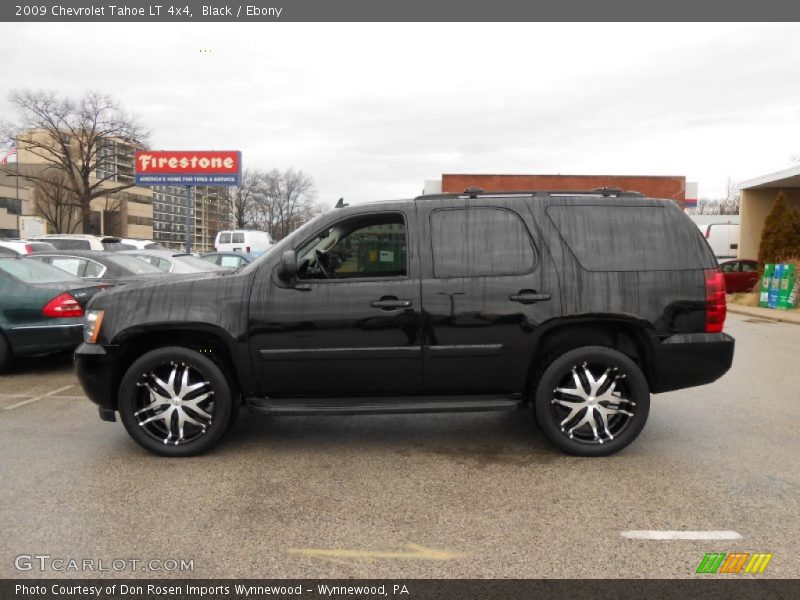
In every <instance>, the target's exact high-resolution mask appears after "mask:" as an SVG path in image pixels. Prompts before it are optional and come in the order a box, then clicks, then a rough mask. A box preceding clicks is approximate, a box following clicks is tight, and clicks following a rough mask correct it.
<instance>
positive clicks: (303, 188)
mask: <svg viewBox="0 0 800 600" xmlns="http://www.w3.org/2000/svg"><path fill="white" fill-rule="evenodd" d="M266 189H267V196H268V197H269V199H270V201H271V202H272V207H273V209H272V212H273V216H274V222H273V224H272V228H273V231H271V232H270V233H272V235H273V237H275V238H278V239H280V238H283V237H286V236H287V235H288V234H289V233H290V232H291V231H292V230H294V229H296V228H297V227H299V226H300V225H301V224H302V223H304V222H305V221H307V220H308V219H310V218H311V217H313V216H314V215H315V214H317V213H318V212H319V207H318V206H317V205H316V203H315V202H314V198H315V194H316V190H315V189H314V180H313V179H312V178H311V176H309V175H307V174H306V173H304V172H303V171H295V170H294V169H288V170H287V171H283V172H281V171H278V170H277V169H273V170H272V171H270V172H269V173H268V174H267V178H266Z"/></svg>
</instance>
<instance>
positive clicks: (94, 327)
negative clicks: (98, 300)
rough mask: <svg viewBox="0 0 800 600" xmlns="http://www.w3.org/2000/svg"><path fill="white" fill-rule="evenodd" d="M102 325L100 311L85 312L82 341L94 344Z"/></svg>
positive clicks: (101, 313)
mask: <svg viewBox="0 0 800 600" xmlns="http://www.w3.org/2000/svg"><path fill="white" fill-rule="evenodd" d="M102 324H103V311H102V310H87V311H86V319H85V320H84V321H83V341H84V342H86V343H87V344H96V343H97V336H98V335H100V326H101V325H102Z"/></svg>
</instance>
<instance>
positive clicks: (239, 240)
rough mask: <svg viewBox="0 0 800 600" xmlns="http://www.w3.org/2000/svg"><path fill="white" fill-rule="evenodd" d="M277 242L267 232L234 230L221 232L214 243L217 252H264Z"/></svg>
mask: <svg viewBox="0 0 800 600" xmlns="http://www.w3.org/2000/svg"><path fill="white" fill-rule="evenodd" d="M274 243H275V242H274V241H273V240H272V238H271V237H270V236H269V234H268V233H267V232H266V231H255V230H252V229H233V230H230V231H220V232H219V233H218V234H217V239H216V240H215V241H214V248H215V249H216V251H217V252H242V253H244V254H251V253H253V252H264V251H265V250H267V249H268V248H269V247H270V246H272V244H274Z"/></svg>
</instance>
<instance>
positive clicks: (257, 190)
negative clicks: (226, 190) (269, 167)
mask: <svg viewBox="0 0 800 600" xmlns="http://www.w3.org/2000/svg"><path fill="white" fill-rule="evenodd" d="M264 179H265V178H264V172H263V171H261V170H260V169H245V170H244V172H243V173H242V183H241V185H238V186H236V187H234V188H233V190H231V208H232V212H233V215H232V216H233V226H234V227H235V228H236V229H246V228H247V227H248V226H249V224H252V223H254V218H253V217H254V213H255V212H257V211H256V210H255V209H256V207H257V205H258V204H259V202H261V201H262V200H263V197H264V192H265V181H264Z"/></svg>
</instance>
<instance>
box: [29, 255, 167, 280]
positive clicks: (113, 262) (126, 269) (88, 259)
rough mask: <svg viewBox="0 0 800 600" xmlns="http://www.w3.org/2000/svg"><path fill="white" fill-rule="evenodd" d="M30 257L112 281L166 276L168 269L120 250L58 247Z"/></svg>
mask: <svg viewBox="0 0 800 600" xmlns="http://www.w3.org/2000/svg"><path fill="white" fill-rule="evenodd" d="M29 259H30V260H38V261H39V262H43V263H45V264H48V265H52V266H54V267H56V268H57V269H61V270H62V271H66V272H67V273H69V274H70V275H74V276H75V277H80V278H81V279H88V280H92V281H98V282H103V283H107V284H109V285H124V284H127V283H135V282H137V281H149V280H152V279H154V278H155V279H159V278H161V277H164V276H165V273H164V272H163V271H161V270H160V269H158V268H157V267H154V266H153V265H151V264H148V263H146V262H144V261H142V260H139V259H138V258H136V257H135V256H127V255H125V254H122V253H120V252H101V251H99V250H56V251H54V252H42V253H40V254H35V255H32V256H30V257H29Z"/></svg>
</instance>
